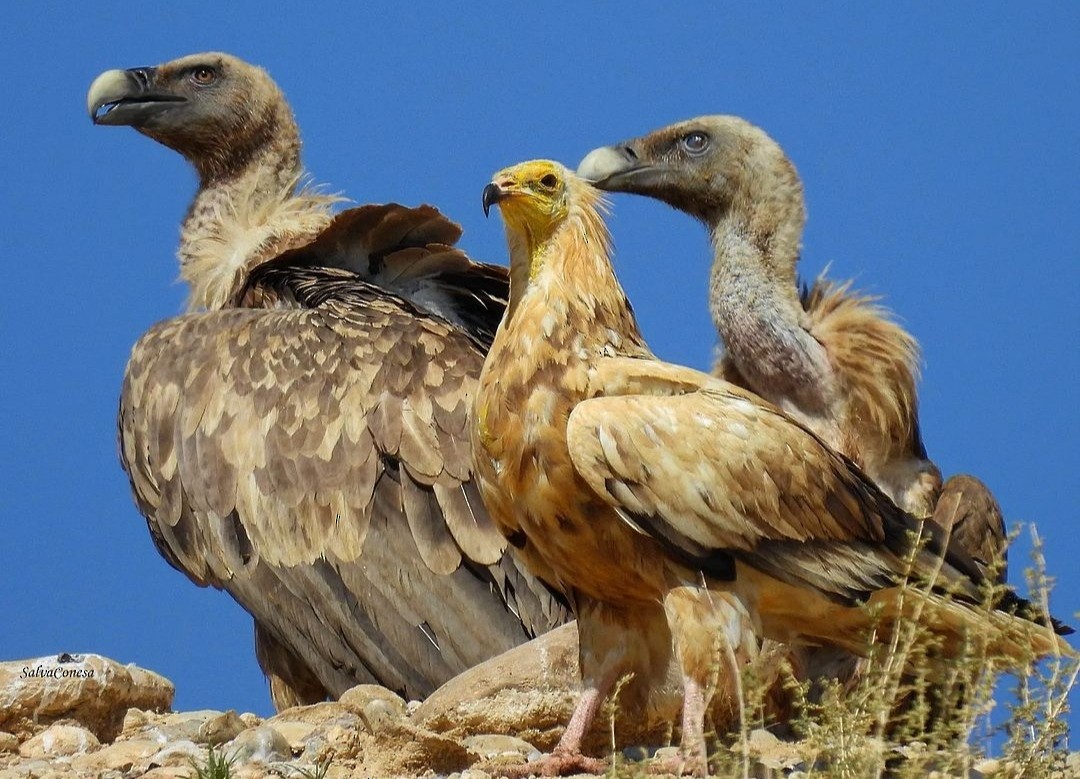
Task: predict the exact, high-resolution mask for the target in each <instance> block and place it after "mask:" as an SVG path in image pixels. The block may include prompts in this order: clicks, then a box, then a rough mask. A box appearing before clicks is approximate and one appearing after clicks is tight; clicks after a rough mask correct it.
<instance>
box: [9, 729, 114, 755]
mask: <svg viewBox="0 0 1080 779" xmlns="http://www.w3.org/2000/svg"><path fill="white" fill-rule="evenodd" d="M99 746H101V742H100V741H98V739H97V736H95V735H94V734H93V733H91V732H90V731H89V730H87V729H86V728H81V727H79V726H77V725H52V726H51V727H49V728H46V729H45V730H43V731H42V732H41V733H38V734H37V735H36V736H34V737H33V738H31V739H30V740H29V741H26V742H24V743H23V744H22V746H20V747H19V754H20V755H22V756H23V757H30V758H34V757H72V756H74V755H84V754H86V753H87V752H91V751H93V750H95V749H97V748H98V747H99Z"/></svg>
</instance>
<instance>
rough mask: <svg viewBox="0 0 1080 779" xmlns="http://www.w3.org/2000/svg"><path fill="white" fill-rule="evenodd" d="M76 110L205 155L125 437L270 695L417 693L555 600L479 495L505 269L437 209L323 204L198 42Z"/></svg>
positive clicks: (541, 614) (556, 605)
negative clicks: (174, 277) (167, 313)
mask: <svg viewBox="0 0 1080 779" xmlns="http://www.w3.org/2000/svg"><path fill="white" fill-rule="evenodd" d="M88 101H89V108H90V112H91V115H92V116H94V117H95V119H96V121H97V122H98V123H101V124H128V125H132V126H134V127H135V128H136V129H138V130H139V131H140V132H142V133H144V134H146V135H148V136H150V137H151V138H154V139H155V140H157V141H158V142H160V143H163V144H165V145H166V146H169V147H170V148H173V149H176V150H177V151H179V152H180V153H182V154H183V155H184V156H185V157H186V158H187V159H188V160H189V161H190V162H191V163H192V164H193V165H194V167H195V169H196V170H197V172H198V174H199V180H200V185H199V191H198V193H197V194H196V196H195V200H194V202H193V203H192V206H191V208H190V209H189V211H188V215H187V217H186V218H185V221H184V225H183V228H182V232H181V245H180V251H179V255H180V265H181V275H182V276H183V277H184V279H185V280H186V281H187V282H188V283H189V284H190V286H191V290H192V308H194V309H207V310H197V311H196V312H194V313H189V314H187V315H185V316H181V317H178V318H174V319H170V320H167V321H165V322H162V323H161V324H158V325H156V326H155V327H154V328H152V329H151V330H150V331H149V332H148V333H147V334H146V335H144V336H143V337H142V338H141V339H140V340H139V342H138V343H137V344H136V345H135V347H134V349H133V351H132V355H131V359H130V361H129V363H128V366H127V371H126V374H125V377H124V386H123V391H122V395H121V402H120V423H119V426H120V447H121V458H122V461H123V465H124V468H125V470H126V471H127V472H128V475H129V477H130V479H131V483H132V487H133V491H134V494H135V500H136V502H137V504H138V506H139V509H140V511H141V512H142V513H143V515H144V516H145V517H146V520H147V524H148V526H149V529H150V532H151V535H152V536H153V539H154V542H155V544H156V545H157V547H158V549H159V550H160V551H161V553H162V555H164V556H165V558H166V559H167V560H168V561H169V562H170V563H171V564H172V565H173V566H175V567H176V568H178V569H179V570H181V571H183V572H184V573H185V574H187V576H188V577H189V578H191V579H192V580H193V581H195V582H196V583H198V584H200V585H212V586H214V587H218V588H222V589H225V590H226V591H228V592H229V593H230V594H231V595H232V596H233V597H234V598H235V599H236V600H237V601H238V602H239V603H240V604H241V605H242V606H243V607H244V608H245V609H246V610H247V611H248V612H249V613H251V614H252V616H253V617H254V619H255V632H256V654H257V657H258V659H259V662H260V665H261V666H262V668H263V670H264V671H265V673H266V674H267V676H268V678H269V680H270V684H271V693H272V696H273V699H274V702H275V705H276V706H277V707H278V708H284V707H286V706H289V705H294V704H298V703H310V702H314V701H317V700H321V699H323V698H325V697H327V696H333V697H336V696H338V695H340V693H342V692H343V691H344V690H346V689H348V688H349V687H351V686H353V685H355V684H357V683H360V682H375V683H379V684H382V685H385V686H387V687H390V688H392V689H395V690H397V691H399V692H400V693H402V694H403V695H406V696H408V697H410V698H417V697H423V696H424V695H426V694H427V693H429V692H431V691H432V690H433V689H434V688H435V687H437V686H438V685H439V684H441V683H442V682H444V681H446V680H447V679H449V678H450V677H452V676H454V675H456V674H457V673H459V672H461V671H462V670H464V669H466V668H469V667H472V666H473V665H475V664H476V663H478V662H480V661H482V660H485V659H487V658H489V657H492V656H493V655H496V654H498V653H500V652H502V651H505V650H507V649H510V648H511V647H513V646H515V645H517V644H519V643H521V642H523V641H525V640H527V639H529V638H530V637H532V636H535V635H537V634H539V633H542V632H544V631H546V630H547V629H548V628H550V627H552V626H554V625H557V624H560V623H561V622H563V621H565V620H566V619H567V618H568V611H567V609H566V608H565V607H564V606H563V605H562V604H561V602H560V601H559V598H558V596H556V595H555V594H553V593H552V591H550V590H549V589H548V588H547V587H546V586H544V585H543V584H542V583H540V582H539V581H538V580H537V579H536V578H535V577H533V576H532V575H530V574H529V573H528V572H527V571H526V570H524V569H523V568H522V567H521V566H520V565H519V564H518V563H517V562H516V561H515V560H514V558H513V557H512V556H511V555H510V553H509V552H508V551H507V545H506V542H505V540H504V539H503V538H502V536H501V535H500V534H499V532H498V531H497V529H496V528H495V526H494V525H493V523H492V522H491V519H490V518H489V516H488V514H487V513H486V511H485V510H484V507H483V505H482V503H481V501H480V499H479V496H478V494H477V492H476V487H475V484H474V482H473V480H472V473H471V455H470V450H469V439H468V432H467V431H468V424H467V416H468V408H469V405H470V403H471V398H472V396H473V394H474V392H475V387H476V381H477V377H478V375H479V372H480V367H481V364H482V361H483V356H484V353H485V351H486V349H487V346H488V344H489V343H490V341H491V338H492V337H493V335H494V330H495V327H496V325H497V323H498V320H499V317H500V316H501V314H502V311H503V308H504V306H505V301H506V295H507V283H508V282H507V275H506V271H505V269H502V268H497V267H494V266H487V265H481V264H477V263H474V262H472V261H471V260H470V259H469V258H468V257H467V256H466V255H465V254H464V253H463V252H462V251H461V250H460V249H457V248H455V247H454V244H455V243H456V242H457V240H458V238H459V236H460V233H461V231H460V228H459V227H458V226H457V225H455V224H454V223H452V222H450V221H449V220H447V219H446V218H445V217H444V216H442V215H441V214H440V213H439V212H438V211H437V210H435V209H434V208H431V207H429V206H423V207H420V208H406V207H404V206H399V205H395V204H390V205H384V206H364V207H361V208H355V209H351V210H348V211H345V212H343V213H342V214H340V215H338V216H337V217H336V218H334V217H332V216H331V214H330V211H329V208H330V205H331V204H332V203H333V201H334V198H330V197H327V196H324V195H320V194H318V193H313V192H312V191H310V190H306V189H300V190H299V191H298V190H297V182H298V181H301V180H302V178H303V170H302V168H301V165H300V154H299V152H300V141H299V133H298V130H297V128H296V123H295V121H294V120H293V117H292V112H291V111H290V109H289V107H288V104H287V103H286V102H285V99H284V97H283V95H282V94H281V92H280V90H278V88H277V86H276V85H275V84H274V83H273V81H272V80H271V79H270V78H269V76H267V75H266V73H265V72H264V71H263V70H261V69H259V68H257V67H254V66H252V65H249V64H247V63H244V62H242V61H240V60H238V59H236V58H235V57H231V56H229V55H225V54H213V53H211V54H199V55H192V56H189V57H184V58H182V59H179V60H176V61H173V62H170V63H166V64H164V65H160V66H158V67H156V68H140V69H135V70H131V71H109V72H107V73H104V74H102V75H101V76H99V77H98V79H97V80H96V81H95V82H94V85H93V86H92V87H91V90H90V96H89V98H88Z"/></svg>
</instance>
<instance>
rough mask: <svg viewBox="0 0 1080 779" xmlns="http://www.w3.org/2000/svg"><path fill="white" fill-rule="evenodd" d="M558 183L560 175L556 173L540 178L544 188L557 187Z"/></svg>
mask: <svg viewBox="0 0 1080 779" xmlns="http://www.w3.org/2000/svg"><path fill="white" fill-rule="evenodd" d="M558 183H559V177H558V176H556V175H555V174H554V173H549V174H547V175H546V176H544V177H543V178H542V179H540V186H542V187H543V188H544V189H555V187H556V186H557V185H558Z"/></svg>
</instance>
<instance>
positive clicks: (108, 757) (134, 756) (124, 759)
mask: <svg viewBox="0 0 1080 779" xmlns="http://www.w3.org/2000/svg"><path fill="white" fill-rule="evenodd" d="M160 750H161V745H160V744H158V743H156V742H154V741H151V740H150V739H133V740H130V741H117V742H116V743H115V744H110V745H108V746H106V747H104V748H102V749H99V750H98V751H96V752H92V753H90V754H88V755H82V756H80V757H76V758H75V759H73V760H72V761H71V767H72V768H73V769H75V770H76V771H85V772H87V773H91V774H93V775H94V776H98V775H101V774H103V773H104V772H106V771H120V772H122V773H129V772H130V771H131V770H132V769H133V768H134V767H137V766H138V767H143V766H145V765H146V764H147V763H149V761H150V758H151V757H152V756H153V755H154V754H155V753H157V752H159V751H160Z"/></svg>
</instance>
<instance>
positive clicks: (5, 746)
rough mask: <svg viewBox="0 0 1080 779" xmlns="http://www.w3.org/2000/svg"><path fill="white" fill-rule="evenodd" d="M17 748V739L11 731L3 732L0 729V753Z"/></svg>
mask: <svg viewBox="0 0 1080 779" xmlns="http://www.w3.org/2000/svg"><path fill="white" fill-rule="evenodd" d="M18 750H19V739H18V737H17V736H15V735H14V734H13V733H5V732H4V731H2V730H0V753H4V752H17V751H18Z"/></svg>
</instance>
